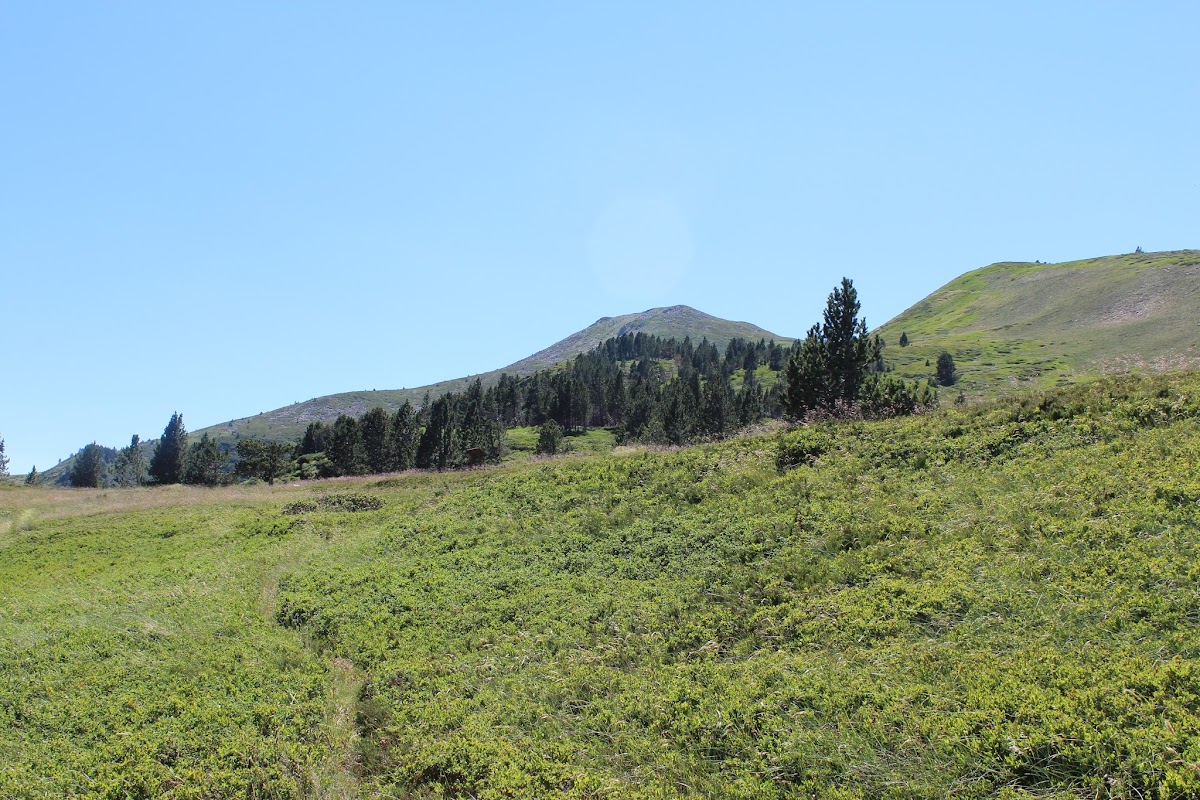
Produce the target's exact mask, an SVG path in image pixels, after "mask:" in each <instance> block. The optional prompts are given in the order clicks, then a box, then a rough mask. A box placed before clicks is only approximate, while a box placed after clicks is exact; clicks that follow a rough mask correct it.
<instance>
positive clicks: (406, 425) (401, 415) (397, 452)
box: [388, 400, 421, 472]
mask: <svg viewBox="0 0 1200 800" xmlns="http://www.w3.org/2000/svg"><path fill="white" fill-rule="evenodd" d="M420 440H421V429H420V427H418V425H417V412H416V410H415V409H414V408H413V406H412V403H410V402H408V401H407V400H405V401H404V405H402V406H400V408H399V409H397V410H396V414H395V416H393V417H392V420H391V423H390V424H389V425H388V468H389V469H391V470H393V471H395V472H401V471H403V470H406V469H412V468H413V467H415V466H416V461H417V444H418V442H420Z"/></svg>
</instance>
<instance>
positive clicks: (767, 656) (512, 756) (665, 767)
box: [0, 376, 1200, 797]
mask: <svg viewBox="0 0 1200 800" xmlns="http://www.w3.org/2000/svg"><path fill="white" fill-rule="evenodd" d="M1198 463H1200V379H1198V378H1197V377H1195V376H1182V377H1171V378H1154V379H1145V380H1134V379H1122V380H1117V381H1104V382H1099V383H1095V384H1092V385H1089V386H1085V387H1078V388H1074V389H1070V390H1060V391H1057V392H1055V393H1052V394H1046V395H1026V396H1023V397H1021V398H1017V399H1013V400H1005V401H997V402H995V403H993V404H991V405H986V406H981V407H978V408H975V409H971V410H970V411H965V412H960V411H945V412H939V413H936V414H930V415H927V416H924V417H919V418H911V419H904V420H893V421H888V422H882V423H869V424H862V423H843V424H826V425H815V426H810V427H807V428H803V429H798V430H795V431H791V432H788V433H785V434H782V435H773V436H763V437H756V438H747V439H742V440H738V441H734V442H729V443H725V444H721V445H715V446H708V447H698V448H692V449H688V450H679V451H674V452H647V451H641V452H633V453H624V454H622V453H618V454H615V455H611V456H602V457H592V458H587V459H565V460H559V461H549V462H534V463H530V464H522V465H519V466H512V467H503V468H499V469H495V470H489V471H482V472H471V473H465V474H454V475H449V474H447V475H422V476H398V477H395V478H390V479H386V480H383V481H378V480H376V481H357V482H355V483H354V484H353V486H354V490H355V491H357V492H360V493H364V492H365V493H368V494H372V495H375V496H377V497H379V498H381V499H382V501H383V507H382V508H380V509H378V510H371V509H370V508H369V506H370V505H371V504H370V503H362V504H359V503H348V502H347V503H333V502H327V503H324V504H318V503H309V504H305V503H301V504H299V505H292V504H294V503H296V501H304V500H308V499H310V498H312V497H313V493H314V490H312V489H295V488H291V487H280V488H278V489H276V490H267V489H265V488H260V489H246V488H240V489H231V490H221V491H218V492H213V493H211V494H208V495H203V496H202V495H200V494H199V493H196V494H192V495H186V493H175V495H172V494H171V493H169V492H168V493H165V494H164V493H159V492H153V491H150V490H131V492H129V493H128V494H123V493H117V492H110V493H109V495H113V496H126V497H131V498H135V499H136V498H142V499H137V500H131V501H129V502H130V503H134V504H142V505H146V506H150V507H145V508H133V509H128V510H123V509H120V508H114V507H112V505H111V504H112V500H111V499H109V497H108V496H105V495H102V493H100V492H96V493H92V492H85V491H82V490H80V491H76V492H72V493H62V494H61V495H59V494H54V495H51V494H50V493H48V492H47V491H46V490H42V489H33V490H9V491H0V509H2V511H3V514H4V516H2V517H0V587H2V588H0V609H2V611H3V615H2V616H0V642H2V643H3V645H4V646H3V647H0V765H2V766H0V796H4V795H5V794H6V793H7V794H11V795H14V796H43V797H51V796H62V795H68V794H74V795H77V796H126V795H133V796H138V794H139V793H140V794H141V795H143V796H157V795H167V796H178V797H186V796H197V795H200V794H202V793H203V792H209V796H235V795H236V796H271V797H274V796H321V795H329V794H331V793H334V792H340V793H341V794H342V796H353V795H354V794H356V793H358V794H362V795H364V796H393V797H434V796H443V795H449V796H457V797H537V796H577V797H598V796H605V797H675V796H678V797H685V796H714V797H718V796H719V797H789V796H811V795H813V794H819V795H821V796H843V797H856V796H862V797H912V796H924V797H943V796H946V795H948V794H955V795H961V796H966V797H998V796H1008V797H1018V796H1030V797H1032V796H1037V797H1045V796H1061V797H1077V796H1089V797H1091V796H1129V797H1139V796H1140V797H1149V796H1158V797H1171V796H1177V797H1184V796H1194V795H1195V794H1197V793H1200V716H1198V706H1197V704H1198V702H1200V669H1198V668H1197V667H1196V666H1195V665H1196V658H1197V656H1198V655H1200V653H1198V652H1197V650H1198V649H1200V630H1198V627H1200V594H1198V587H1200V566H1197V565H1198V563H1200V562H1197V545H1198V543H1200V474H1198V472H1197V466H1196V465H1197V464H1198ZM339 485H341V486H344V484H334V485H333V486H330V487H327V488H326V489H324V490H316V491H317V493H318V494H320V493H321V492H322V491H330V490H333V489H336V488H337V487H338V486H339ZM59 497H67V498H70V499H68V500H65V501H64V500H59V499H58V498H59ZM197 497H199V498H200V499H194V498H197ZM74 498H84V499H83V500H76V499H74ZM64 503H65V505H64ZM71 504H75V506H72V505H71ZM106 504H108V505H106ZM285 506H286V507H287V510H288V511H289V512H290V513H286V514H285V513H284V510H285ZM349 508H355V509H357V508H364V509H366V510H361V511H353V512H352V511H348V510H345V509H349ZM99 686H104V687H107V688H108V689H109V692H110V693H109V694H108V695H104V696H102V695H100V694H98V693H97V692H96V691H95V690H96V688H97V687H99Z"/></svg>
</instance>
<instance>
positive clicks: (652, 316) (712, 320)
mask: <svg viewBox="0 0 1200 800" xmlns="http://www.w3.org/2000/svg"><path fill="white" fill-rule="evenodd" d="M626 333H645V334H647V335H652V336H659V337H662V338H671V337H675V338H678V339H682V338H684V337H685V336H690V337H691V338H692V341H693V342H696V343H699V342H700V340H701V339H708V341H710V342H712V343H713V344H715V345H717V347H719V348H724V347H725V345H727V344H728V343H729V341H730V340H731V339H736V338H742V339H750V340H753V341H758V340H759V339H767V340H768V341H769V340H771V339H774V340H775V341H778V342H791V341H792V339H791V338H789V337H785V336H779V335H778V334H774V333H771V332H770V331H768V330H765V329H763V328H760V327H758V326H757V325H752V324H751V323H749V322H734V321H730V320H726V319H721V318H720V317H714V316H712V315H711V314H705V313H704V312H702V311H697V310H696V309H694V308H692V307H690V306H684V305H676V306H665V307H662V308H651V309H647V310H646V311H642V312H640V313H636V314H623V315H621V316H617V317H601V318H600V319H598V320H596V321H595V322H594V323H592V324H591V325H589V326H588V327H586V328H584V329H583V330H581V331H577V332H575V333H573V334H571V335H570V336H567V337H566V338H565V339H562V340H560V341H558V342H556V343H554V344H552V345H550V346H549V347H547V348H545V349H543V350H539V351H538V352H536V353H534V354H533V355H531V356H527V357H526V358H523V359H521V360H520V361H517V362H514V363H512V364H509V365H508V366H507V367H503V368H502V369H497V370H492V371H491V372H485V373H482V374H480V375H472V376H469V377H463V378H453V379H451V380H446V381H440V382H438V383H434V384H430V385H428V386H418V387H416V388H412V389H387V390H379V391H375V390H371V391H359V392H341V393H339V394H331V395H325V396H322V397H315V398H313V399H311V400H307V401H305V402H302V403H294V404H292V405H290V406H284V407H283V408H277V409H275V410H274V411H267V412H264V413H262V414H256V415H254V416H251V417H243V418H242V419H236V420H230V421H229V422H222V423H220V424H218V425H212V426H210V427H207V428H201V429H199V430H196V431H193V432H192V433H193V434H194V435H203V434H204V433H208V434H209V435H210V436H214V437H216V438H217V439H218V440H229V439H233V438H246V437H259V438H266V439H297V438H299V437H300V436H301V434H303V433H304V429H305V428H306V427H307V426H308V424H309V423H311V422H317V421H324V422H330V421H332V420H334V419H336V418H337V417H338V415H339V414H349V415H351V416H361V415H362V414H365V413H366V412H367V411H369V410H371V409H372V408H375V407H376V406H382V407H383V408H385V409H388V410H395V409H397V408H399V407H400V406H401V405H403V404H404V402H405V401H406V400H407V401H409V402H412V403H413V404H419V403H420V402H421V400H422V399H423V398H424V396H425V395H426V394H427V393H428V394H429V396H430V397H434V398H436V397H438V396H440V395H442V394H445V393H447V392H458V391H462V390H463V389H465V388H466V387H467V386H468V385H470V384H471V383H473V382H474V381H475V380H476V379H477V378H478V379H479V380H480V381H482V382H483V385H484V387H487V386H489V385H491V384H493V383H495V382H496V381H498V380H499V379H500V376H501V375H503V374H505V373H507V374H508V375H514V376H524V375H531V374H533V373H534V372H537V371H538V370H543V369H549V368H551V367H553V366H555V365H557V364H561V363H563V362H564V361H568V360H570V359H573V358H575V356H577V355H579V354H581V353H586V352H588V351H589V350H592V349H593V348H595V347H596V346H597V345H599V344H603V343H604V341H605V340H607V339H611V338H613V337H615V336H620V335H623V334H626Z"/></svg>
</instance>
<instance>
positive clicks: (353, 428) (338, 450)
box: [325, 414, 364, 475]
mask: <svg viewBox="0 0 1200 800" xmlns="http://www.w3.org/2000/svg"><path fill="white" fill-rule="evenodd" d="M325 454H326V455H327V456H329V460H330V461H332V462H333V467H334V469H335V470H337V474H339V475H361V474H362V473H363V461H364V459H363V446H362V438H361V437H360V436H359V432H358V420H356V419H354V417H351V416H347V415H346V414H341V415H339V416H338V418H337V419H336V420H334V422H333V431H332V432H331V434H330V437H329V444H328V446H327V447H326V449H325Z"/></svg>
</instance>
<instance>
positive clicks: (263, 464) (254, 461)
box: [234, 439, 292, 484]
mask: <svg viewBox="0 0 1200 800" xmlns="http://www.w3.org/2000/svg"><path fill="white" fill-rule="evenodd" d="M291 452H292V446H291V445H288V444H285V443H284V442H267V441H263V440H262V439H242V440H241V441H239V442H238V443H237V457H238V460H237V465H236V466H235V467H234V472H236V473H237V474H238V475H240V476H241V477H243V478H257V479H258V480H260V481H266V482H267V483H268V484H274V483H275V480H276V479H277V478H280V477H282V476H283V474H284V473H286V472H287V469H288V455H289V454H290V453H291Z"/></svg>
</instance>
